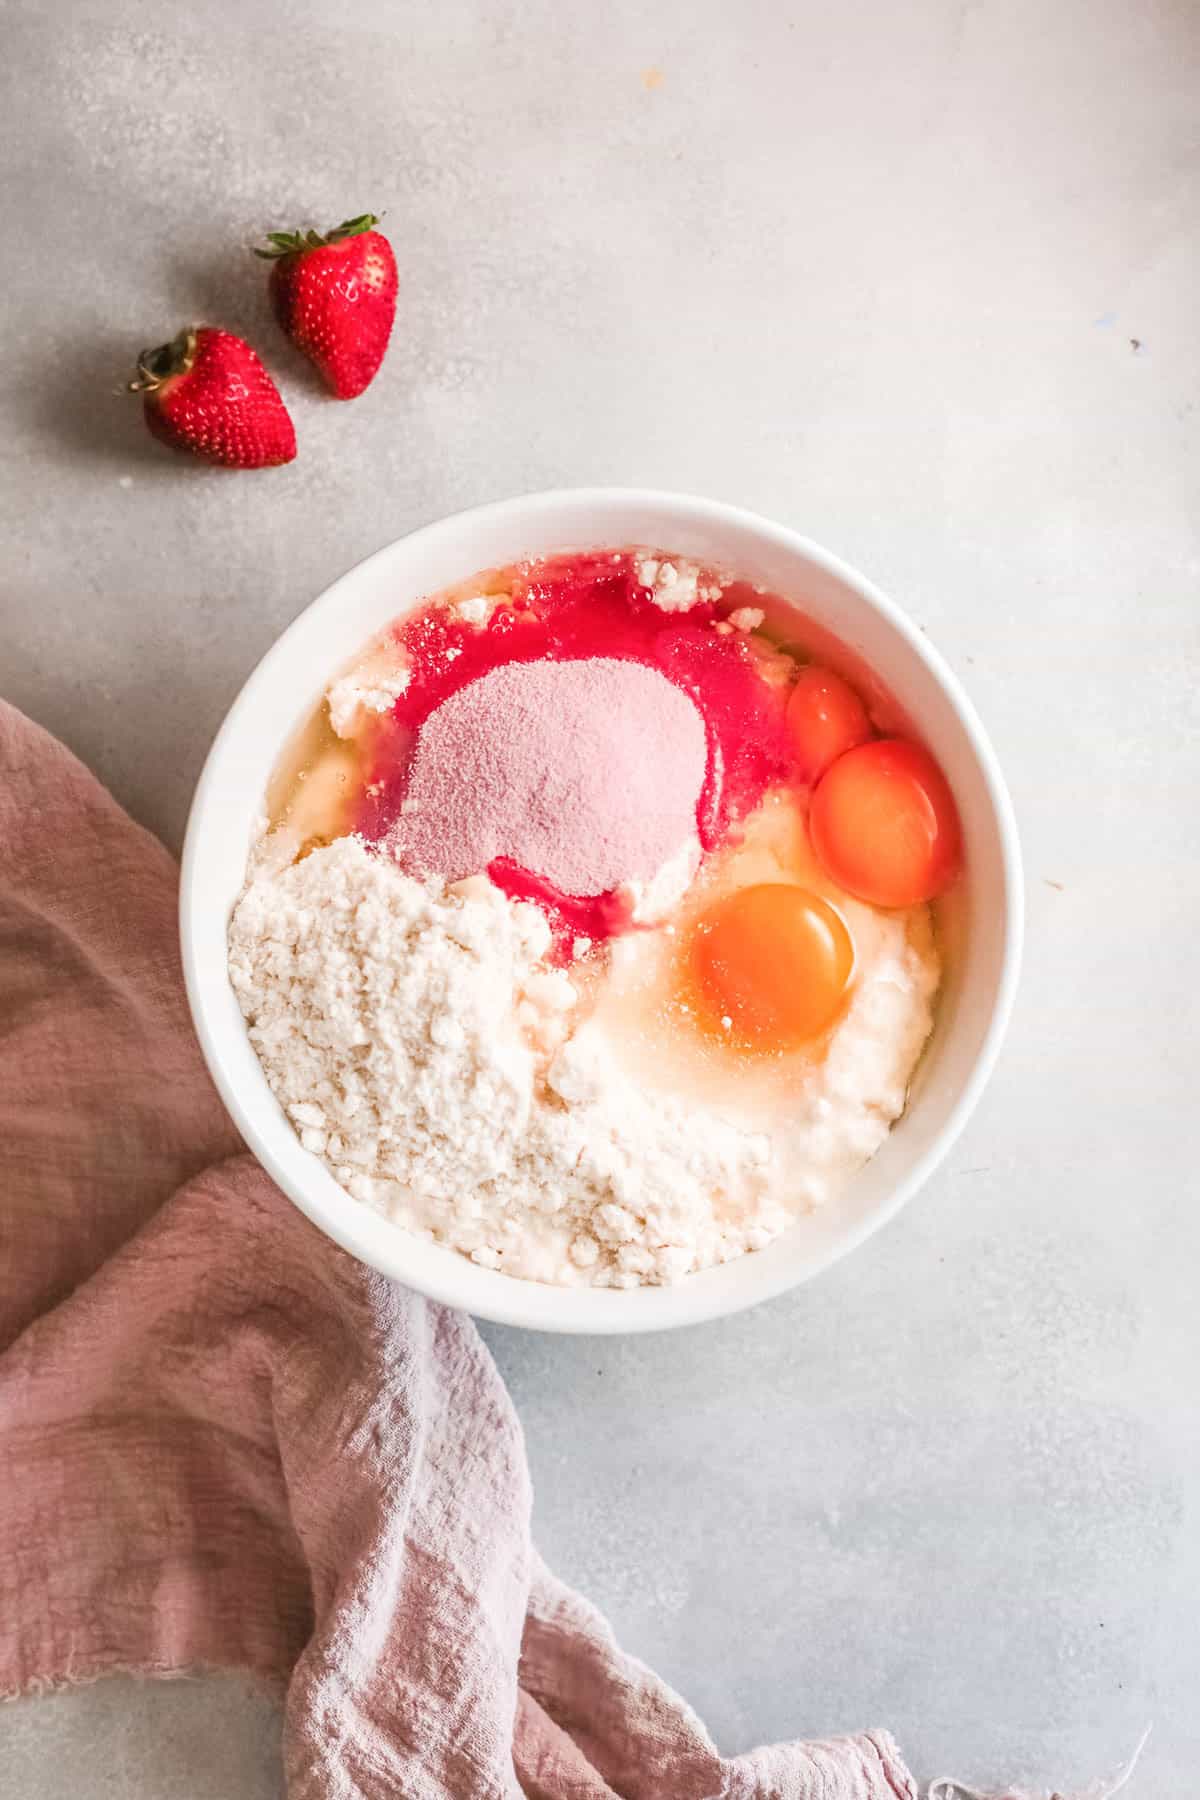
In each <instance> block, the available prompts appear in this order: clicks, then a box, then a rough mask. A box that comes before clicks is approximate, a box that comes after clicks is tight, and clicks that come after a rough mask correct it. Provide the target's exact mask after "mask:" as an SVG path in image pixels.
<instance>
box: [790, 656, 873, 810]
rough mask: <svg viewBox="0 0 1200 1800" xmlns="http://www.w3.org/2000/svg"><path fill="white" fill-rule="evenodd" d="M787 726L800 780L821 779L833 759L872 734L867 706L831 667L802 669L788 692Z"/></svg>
mask: <svg viewBox="0 0 1200 1800" xmlns="http://www.w3.org/2000/svg"><path fill="white" fill-rule="evenodd" d="M786 721H787V730H788V736H789V738H790V740H791V746H792V756H793V759H794V761H795V766H796V773H797V774H798V775H799V777H800V779H801V781H819V780H820V778H821V776H822V775H823V774H824V773H825V771H826V769H827V768H828V767H829V765H830V763H832V762H835V761H836V760H837V758H838V757H839V756H842V755H844V754H845V752H846V751H847V750H853V749H854V747H855V745H856V744H865V743H866V741H867V739H868V738H869V737H870V735H871V722H870V720H869V719H868V718H867V710H866V707H865V706H864V705H863V703H862V701H861V700H860V699H859V697H858V695H857V694H856V693H855V691H854V689H853V688H852V687H851V686H850V684H849V683H848V682H846V681H843V680H842V678H841V676H840V675H835V674H834V673H833V671H832V669H821V668H818V667H817V666H816V664H815V663H813V664H810V665H809V666H808V667H807V668H805V669H801V671H800V674H799V678H798V679H797V681H796V685H795V687H794V688H793V689H792V691H791V694H790V695H789V696H788V703H787V715H786Z"/></svg>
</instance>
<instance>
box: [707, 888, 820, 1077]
mask: <svg viewBox="0 0 1200 1800" xmlns="http://www.w3.org/2000/svg"><path fill="white" fill-rule="evenodd" d="M687 956H688V964H689V973H690V976H691V980H692V983H693V984H694V988H695V992H696V997H697V1000H698V1002H699V1007H698V1010H699V1012H700V1015H701V1020H702V1022H703V1023H704V1024H706V1025H707V1026H708V1028H709V1030H710V1031H713V1032H715V1033H721V1034H723V1035H725V1036H726V1037H728V1038H729V1039H731V1040H733V1041H734V1042H737V1043H739V1044H741V1045H743V1046H745V1047H747V1048H750V1049H754V1050H758V1051H787V1050H795V1049H798V1048H799V1047H800V1045H802V1044H806V1043H809V1042H810V1041H811V1040H812V1039H813V1038H816V1037H819V1036H820V1035H821V1033H822V1032H823V1031H825V1030H827V1029H828V1027H829V1026H830V1025H832V1024H833V1022H834V1020H835V1019H836V1018H837V1016H838V1013H839V1012H840V1011H841V1008H842V1003H843V1000H844V999H845V995H846V990H847V988H848V986H849V984H850V977H851V974H852V972H853V969H854V946H853V944H852V943H851V941H850V933H849V932H848V931H847V929H846V926H845V923H844V922H843V920H842V919H841V917H840V916H839V914H838V913H836V912H835V911H834V909H833V907H832V906H830V905H829V903H828V901H826V900H822V899H821V898H820V896H819V895H817V894H813V893H810V892H809V890H808V889H807V888H802V887H793V886H792V885H791V884H790V883H787V882H776V881H766V882H759V883H757V884H756V885H755V886H753V887H742V888H737V889H735V891H734V892H733V893H732V894H728V895H726V896H725V898H724V899H722V900H719V901H717V903H716V904H715V905H714V906H712V907H710V908H709V909H708V911H707V912H704V913H702V914H701V916H700V918H699V919H698V920H697V922H696V924H695V926H694V928H693V931H692V936H691V940H690V943H689V945H688V949H687Z"/></svg>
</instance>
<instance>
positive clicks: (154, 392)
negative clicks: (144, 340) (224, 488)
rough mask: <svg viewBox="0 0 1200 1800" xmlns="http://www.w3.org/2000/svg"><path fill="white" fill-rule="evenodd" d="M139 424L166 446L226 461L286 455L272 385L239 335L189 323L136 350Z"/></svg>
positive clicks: (284, 458) (290, 451) (285, 417)
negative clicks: (156, 344) (142, 418)
mask: <svg viewBox="0 0 1200 1800" xmlns="http://www.w3.org/2000/svg"><path fill="white" fill-rule="evenodd" d="M130 386H131V388H132V389H133V391H134V392H135V393H139V394H142V395H144V400H143V403H142V405H143V410H144V412H145V415H146V424H147V425H148V426H149V427H150V430H151V431H152V432H153V433H154V436H155V437H156V438H160V439H161V440H162V442H163V443H164V444H169V445H170V446H171V448H172V449H173V450H187V451H189V452H190V454H191V455H192V456H199V457H201V458H202V459H203V460H204V461H205V462H213V463H224V464H225V465H226V466H227V467H228V468H231V469H266V468H270V467H271V466H272V465H273V464H275V463H287V462H291V460H292V458H293V457H294V456H295V454H296V431H295V427H294V426H293V424H292V420H291V415H290V414H289V412H288V409H287V407H286V406H285V405H284V404H283V401H282V400H281V399H280V397H279V389H278V388H277V387H276V386H275V383H274V382H273V381H272V380H271V377H270V376H269V375H268V374H267V371H266V370H265V369H264V368H263V366H262V363H261V362H260V361H259V359H258V357H257V356H256V355H255V353H254V351H253V350H252V349H251V348H250V346H249V344H247V343H245V342H243V340H242V339H241V338H240V337H234V335H233V333H232V332H230V331H215V330H213V329H212V327H211V326H208V325H194V326H191V327H189V328H188V329H187V330H186V331H181V332H180V333H179V336H178V337H177V338H174V339H173V340H172V341H171V343H169V344H163V345H162V347H161V349H158V350H143V352H142V354H141V356H140V357H139V358H138V373H137V380H136V381H133V382H131V383H130Z"/></svg>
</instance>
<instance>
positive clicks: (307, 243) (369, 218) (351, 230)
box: [254, 213, 379, 262]
mask: <svg viewBox="0 0 1200 1800" xmlns="http://www.w3.org/2000/svg"><path fill="white" fill-rule="evenodd" d="M378 223H379V220H378V219H377V218H376V216H375V214H374V213H361V214H360V215H359V217H358V218H357V219H344V220H343V221H342V223H341V224H340V225H338V226H335V228H334V229H333V230H332V231H327V232H326V233H325V235H324V237H322V235H321V233H320V232H319V231H268V233H267V243H268V244H269V245H270V249H269V250H259V249H256V250H255V252H254V254H255V256H261V257H263V258H264V259H265V260H266V261H267V262H274V261H275V260H276V258H277V257H280V256H301V255H303V253H304V251H305V250H323V249H324V248H325V246H326V245H327V244H340V243H342V242H344V240H345V239H346V238H352V237H361V236H362V233H363V232H364V231H373V230H374V228H375V226H376V225H378Z"/></svg>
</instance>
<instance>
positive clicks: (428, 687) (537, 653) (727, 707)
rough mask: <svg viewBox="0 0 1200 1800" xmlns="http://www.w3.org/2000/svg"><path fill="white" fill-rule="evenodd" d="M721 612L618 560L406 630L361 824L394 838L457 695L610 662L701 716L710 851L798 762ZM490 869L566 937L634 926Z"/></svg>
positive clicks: (595, 904) (545, 568)
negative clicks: (513, 678) (676, 690)
mask: <svg viewBox="0 0 1200 1800" xmlns="http://www.w3.org/2000/svg"><path fill="white" fill-rule="evenodd" d="M718 617H719V614H718V612H717V609H716V607H715V606H714V605H712V604H711V603H708V602H701V603H700V604H698V605H696V606H694V607H692V608H691V609H690V610H689V611H688V612H686V613H666V612H664V611H663V610H662V609H661V607H658V606H655V605H654V603H653V602H652V600H651V599H650V596H649V592H648V591H647V589H646V588H645V587H643V586H642V585H641V584H640V583H639V581H638V579H637V573H636V569H635V562H634V558H633V556H631V555H629V554H625V553H622V554H620V555H615V556H614V555H613V553H612V552H611V551H610V552H607V553H599V554H587V555H580V556H561V557H555V558H551V559H548V560H546V561H539V562H533V563H527V564H522V565H521V566H520V567H519V568H518V569H517V571H516V572H515V575H514V579H513V585H512V588H511V604H504V603H502V604H501V605H500V606H499V607H498V608H497V610H496V611H495V612H494V613H493V614H492V617H491V619H490V620H489V622H488V624H487V625H486V626H485V627H484V628H482V629H480V628H479V627H478V626H474V625H469V624H463V623H459V622H458V621H456V620H455V619H454V618H453V617H452V616H451V615H450V614H449V613H447V612H446V611H445V610H444V609H435V610H433V611H431V612H428V613H424V614H422V615H420V616H419V617H417V618H415V619H411V620H408V621H406V622H405V623H403V624H401V625H399V626H397V628H396V633H395V636H396V641H397V643H398V645H399V646H400V648H401V650H402V652H403V654H404V657H405V659H406V660H407V662H408V664H409V667H410V669H411V678H410V681H409V685H408V687H407V689H406V690H405V692H404V693H403V694H402V695H401V696H400V698H399V699H398V700H397V701H396V704H395V706H394V708H393V709H392V711H391V712H390V713H389V714H388V715H387V717H386V718H385V720H384V721H383V722H382V723H381V725H380V727H379V730H378V732H377V733H375V734H374V737H373V740H372V743H371V747H370V750H369V752H368V754H367V756H366V759H365V766H364V771H363V774H364V783H365V790H364V792H363V795H362V798H361V802H360V807H359V813H358V816H357V818H356V820H355V825H354V829H355V830H356V831H358V832H360V833H361V834H362V835H363V837H365V838H366V839H367V840H368V841H370V842H377V841H378V840H379V839H381V838H382V837H384V836H385V835H386V833H387V831H388V830H389V828H390V826H391V825H392V823H393V822H394V820H395V819H396V817H397V815H398V813H399V811H400V808H401V806H402V805H403V801H404V794H405V789H406V787H407V781H408V771H409V767H410V764H411V760H412V751H413V746H414V744H415V743H416V739H417V735H418V733H419V732H420V729H421V726H422V724H423V723H424V721H425V720H426V719H427V718H428V717H429V715H430V714H431V713H432V712H434V711H435V709H436V708H437V707H439V706H440V705H441V704H442V702H443V701H444V700H446V699H448V698H449V697H450V695H451V694H454V693H457V692H458V690H459V689H460V688H463V687H466V686H467V685H468V684H469V683H470V682H472V681H478V680H479V678H480V677H481V676H483V675H486V674H487V673H488V672H489V670H491V669H495V668H498V667H499V666H500V665H501V664H503V663H509V662H540V661H557V662H571V661H578V660H580V659H582V658H587V657H598V656H603V657H616V658H627V659H628V660H630V661H632V662H639V663H643V664H644V665H645V666H646V667H648V668H652V669H657V670H658V671H659V672H660V673H661V674H662V675H664V676H666V678H667V679H668V680H669V681H672V682H674V683H675V685H676V686H677V687H680V688H682V689H683V691H684V693H686V694H688V695H689V696H690V698H691V699H692V701H693V703H694V704H695V706H696V707H697V709H698V711H699V712H700V714H701V717H702V718H703V720H704V725H705V735H706V738H707V742H708V763H707V769H706V773H705V778H704V784H703V787H702V789H701V792H700V798H699V802H698V804H697V808H696V830H697V835H698V837H699V839H700V843H701V846H702V848H703V849H704V850H705V852H709V851H712V850H714V849H715V848H716V847H717V846H718V845H719V844H720V843H721V842H722V841H723V840H724V839H725V837H726V836H727V834H728V833H729V831H730V829H731V827H733V826H734V825H736V823H737V821H738V820H739V819H742V818H744V817H745V816H746V815H747V814H748V813H749V812H751V811H752V810H753V809H754V807H755V806H757V805H758V803H759V801H760V800H761V799H762V796H763V793H764V791H765V789H766V787H767V785H768V783H769V782H771V781H773V780H775V779H777V778H779V777H780V776H782V775H783V774H784V773H785V772H786V771H787V769H788V768H789V765H790V755H789V747H788V742H787V735H786V730H785V727H784V700H785V699H786V695H782V694H781V693H780V692H779V691H778V690H777V689H775V688H772V687H770V686H768V684H767V683H766V682H765V681H763V679H762V677H761V676H760V674H759V673H758V670H757V669H756V667H755V663H754V656H753V653H752V651H751V650H750V649H749V648H748V647H747V645H746V644H745V643H744V641H743V640H742V639H741V637H740V635H739V634H729V635H726V634H722V633H718V632H716V631H714V630H713V623H714V621H715V620H716V619H717V618H718ZM487 872H488V874H489V875H490V876H491V878H492V880H493V881H495V882H496V884H497V886H499V887H501V888H502V889H503V890H504V891H505V892H506V893H508V894H511V895H512V896H513V898H515V899H525V900H533V901H535V902H536V903H537V904H538V905H540V906H541V907H542V908H543V910H544V911H545V912H546V913H547V914H548V915H549V917H550V919H551V922H552V924H554V926H555V928H556V932H557V933H558V934H562V935H566V936H567V937H574V936H576V935H584V936H587V937H591V938H595V939H602V938H606V937H610V936H611V935H612V934H613V933H614V932H615V931H620V930H623V929H627V928H628V925H629V919H628V917H627V916H626V914H625V912H624V909H623V908H622V907H621V905H620V904H619V902H617V900H616V899H615V896H613V895H611V894H607V895H599V896H582V897H581V896H578V895H568V894H560V893H559V892H558V891H557V890H556V889H555V888H553V887H552V886H551V884H550V883H548V882H546V881H544V880H542V879H541V878H540V877H539V876H538V875H536V874H534V873H533V872H531V871H529V870H525V869H520V868H518V867H516V865H514V864H511V863H507V862H503V861H497V862H496V863H494V864H493V865H492V866H491V868H489V870H488V871H487Z"/></svg>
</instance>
